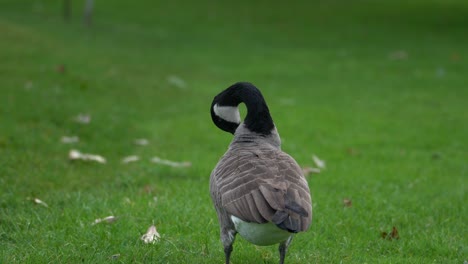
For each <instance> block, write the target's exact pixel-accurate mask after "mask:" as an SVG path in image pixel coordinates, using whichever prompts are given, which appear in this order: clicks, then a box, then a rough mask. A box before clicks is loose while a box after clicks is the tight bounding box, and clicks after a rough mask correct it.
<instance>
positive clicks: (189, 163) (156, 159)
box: [151, 157, 192, 167]
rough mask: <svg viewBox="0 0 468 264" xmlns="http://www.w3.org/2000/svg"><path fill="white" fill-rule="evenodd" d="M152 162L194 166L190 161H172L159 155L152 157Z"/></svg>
mask: <svg viewBox="0 0 468 264" xmlns="http://www.w3.org/2000/svg"><path fill="white" fill-rule="evenodd" d="M151 162H153V163H157V164H162V165H167V166H171V167H190V166H192V163H191V162H188V161H182V162H178V161H171V160H165V159H161V158H159V157H153V158H152V159H151Z"/></svg>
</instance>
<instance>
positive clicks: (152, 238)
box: [140, 225, 161, 244]
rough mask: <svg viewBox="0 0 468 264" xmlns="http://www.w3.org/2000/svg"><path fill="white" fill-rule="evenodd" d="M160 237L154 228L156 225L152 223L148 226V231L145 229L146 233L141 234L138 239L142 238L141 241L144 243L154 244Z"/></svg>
mask: <svg viewBox="0 0 468 264" xmlns="http://www.w3.org/2000/svg"><path fill="white" fill-rule="evenodd" d="M160 238H161V236H160V235H159V233H158V231H157V230H156V226H154V225H152V226H150V227H149V228H148V231H146V233H145V234H144V235H143V236H141V238H140V239H141V240H143V242H145V243H146V244H149V243H152V244H154V243H156V242H157V241H159V239H160Z"/></svg>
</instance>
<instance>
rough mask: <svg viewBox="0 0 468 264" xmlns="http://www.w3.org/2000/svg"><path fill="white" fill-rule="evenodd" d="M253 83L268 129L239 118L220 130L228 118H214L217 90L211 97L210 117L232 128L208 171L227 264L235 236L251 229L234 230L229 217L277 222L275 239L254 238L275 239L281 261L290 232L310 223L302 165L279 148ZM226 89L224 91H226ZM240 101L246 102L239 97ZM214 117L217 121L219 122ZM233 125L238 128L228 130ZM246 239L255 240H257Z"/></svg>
mask: <svg viewBox="0 0 468 264" xmlns="http://www.w3.org/2000/svg"><path fill="white" fill-rule="evenodd" d="M234 86H235V85H234ZM232 87H233V86H231V87H230V88H228V89H227V90H226V91H227V92H228V93H231V94H232V93H233V92H232V91H229V89H233V88H232ZM235 88H236V87H235ZM253 88H254V90H253V92H255V93H257V92H258V95H259V98H260V99H261V100H262V103H263V104H264V105H265V108H266V110H262V109H260V111H259V112H261V113H262V115H265V113H266V114H267V115H268V118H269V119H270V120H271V125H270V126H271V127H272V128H271V129H269V130H268V131H267V132H268V133H265V131H266V130H265V129H262V128H260V129H257V130H258V132H257V131H255V130H256V128H255V127H254V126H252V127H254V129H252V127H249V123H248V122H245V123H244V122H242V123H239V124H237V125H236V124H232V123H229V124H227V125H226V126H225V127H226V129H224V128H223V127H221V126H222V125H223V123H222V122H225V120H228V118H224V120H218V119H217V118H219V117H217V116H216V113H215V112H214V111H213V108H214V109H215V110H216V109H217V108H219V107H222V105H221V106H219V105H218V103H217V102H216V101H217V100H220V99H219V95H218V97H215V101H214V103H213V105H212V116H213V121H214V122H215V124H216V125H217V126H219V127H220V128H221V129H223V130H226V131H228V132H232V133H233V134H234V139H233V140H232V142H231V144H230V145H229V148H228V150H227V152H226V153H225V154H224V155H223V156H222V157H221V159H220V160H219V162H218V164H217V165H216V167H215V168H214V170H213V171H212V173H211V177H210V193H211V198H212V200H213V203H214V205H215V209H216V212H217V215H218V220H219V223H220V233H221V240H222V242H223V245H224V251H225V255H226V263H229V258H230V253H231V251H232V244H233V242H234V239H235V235H236V234H237V233H240V234H241V235H243V234H246V233H245V232H249V231H248V230H242V231H241V230H237V229H236V227H239V226H238V225H236V224H235V223H234V222H233V219H236V221H242V222H243V223H247V224H249V223H251V224H253V225H252V226H255V227H262V226H266V225H272V224H273V225H276V227H277V230H276V231H273V232H278V236H276V237H277V238H278V239H279V240H278V241H275V240H271V241H267V242H264V241H262V239H261V238H260V239H258V241H262V242H261V244H260V243H257V244H260V245H268V244H274V243H279V244H280V247H279V250H280V263H283V262H284V258H285V254H286V250H287V247H288V245H289V243H290V242H291V239H292V235H293V234H294V233H298V232H302V231H306V230H307V229H308V228H309V227H310V224H311V220H312V202H311V196H310V191H309V187H308V184H307V181H306V179H305V177H304V175H303V173H302V169H301V168H300V166H299V165H298V164H297V162H296V161H295V160H294V159H293V158H292V157H291V156H289V155H288V154H287V153H285V152H283V151H282V150H281V140H280V137H279V135H278V132H277V130H276V127H275V126H274V125H273V121H272V119H271V117H270V116H269V111H268V108H267V106H266V104H265V103H264V101H263V96H262V95H261V93H260V92H259V91H258V90H256V88H255V87H253ZM253 88H251V87H250V86H247V88H245V86H244V85H241V88H240V89H253ZM236 89H239V88H236ZM226 91H225V92H223V93H224V94H226ZM236 92H237V93H239V92H238V91H234V93H236ZM241 92H243V91H241ZM223 93H222V94H223ZM222 94H221V95H222ZM258 95H257V96H258ZM221 99H223V98H221ZM240 102H245V101H244V100H240ZM235 103H236V104H238V103H239V102H237V101H236V102H235ZM246 105H247V110H248V111H250V110H249V104H247V103H246ZM235 106H237V105H235ZM229 107H233V105H229ZM251 108H254V107H251ZM231 116H235V115H231ZM252 116H253V117H252ZM248 117H249V116H248ZM221 118H222V116H221ZM251 118H252V119H253V121H252V120H248V121H249V122H250V123H253V124H255V118H256V116H255V115H252V114H251ZM231 120H232V118H231ZM217 122H218V123H220V122H221V125H219V124H218V123H217ZM232 127H237V128H236V129H235V130H234V131H231V128H232ZM252 130H254V131H252ZM257 224H258V225H257ZM243 226H244V225H243ZM265 230H267V229H265ZM268 230H270V229H268ZM256 233H258V232H256ZM258 234H262V233H261V232H260V233H258ZM283 234H286V236H284V235H283ZM288 234H290V235H288ZM244 237H245V238H246V239H248V240H249V238H248V237H250V238H251V236H244ZM249 241H251V242H252V243H255V241H257V239H250V240H249Z"/></svg>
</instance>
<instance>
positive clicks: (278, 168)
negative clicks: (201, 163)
mask: <svg viewBox="0 0 468 264" xmlns="http://www.w3.org/2000/svg"><path fill="white" fill-rule="evenodd" d="M218 168H219V169H218ZM214 173H215V175H214V176H215V181H216V185H217V188H218V191H219V193H220V196H221V204H222V206H223V207H224V208H225V210H226V211H227V212H228V213H229V214H232V215H235V216H237V217H239V218H241V219H242V220H244V221H248V222H254V223H266V222H274V223H275V224H277V225H278V226H279V227H280V228H283V229H285V230H288V231H290V232H299V231H305V230H307V229H308V228H309V226H310V222H311V219H312V206H311V199H310V193H309V187H308V185H307V181H306V180H305V178H304V176H303V174H302V170H301V168H300V167H299V165H298V164H297V163H296V162H295V161H294V159H293V158H291V157H290V156H289V155H288V154H286V153H284V152H282V151H280V150H277V149H257V148H252V149H250V150H246V149H245V148H243V149H242V150H239V149H237V150H235V149H231V150H230V151H228V152H227V153H226V154H225V156H224V157H223V158H222V159H221V161H220V162H219V164H218V166H217V168H216V169H215V171H214Z"/></svg>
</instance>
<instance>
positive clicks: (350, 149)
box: [346, 148, 359, 156]
mask: <svg viewBox="0 0 468 264" xmlns="http://www.w3.org/2000/svg"><path fill="white" fill-rule="evenodd" d="M346 152H348V154H349V155H351V156H356V155H359V151H358V150H357V149H355V148H348V149H347V150H346Z"/></svg>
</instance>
